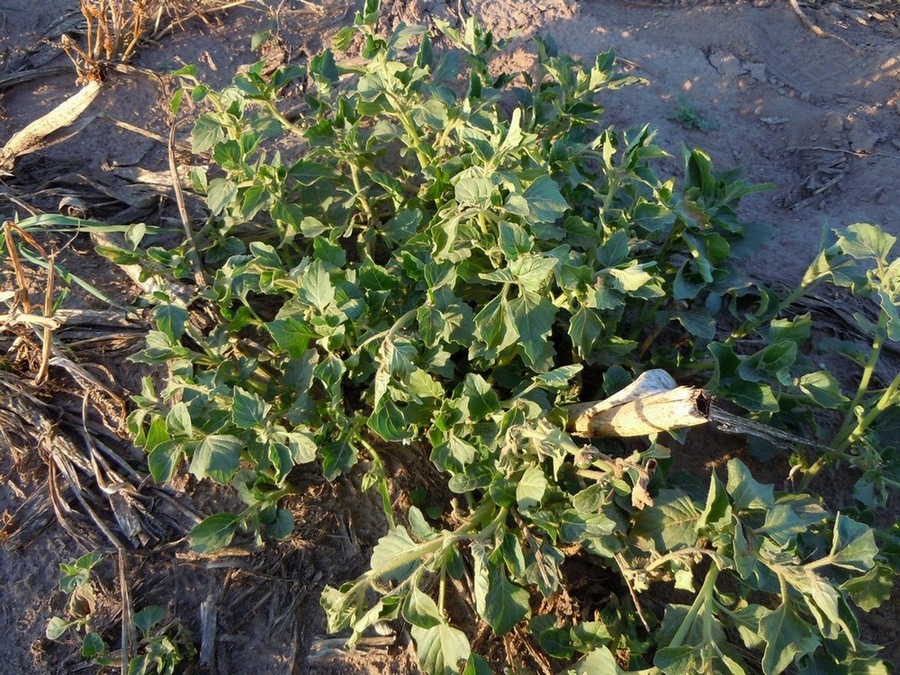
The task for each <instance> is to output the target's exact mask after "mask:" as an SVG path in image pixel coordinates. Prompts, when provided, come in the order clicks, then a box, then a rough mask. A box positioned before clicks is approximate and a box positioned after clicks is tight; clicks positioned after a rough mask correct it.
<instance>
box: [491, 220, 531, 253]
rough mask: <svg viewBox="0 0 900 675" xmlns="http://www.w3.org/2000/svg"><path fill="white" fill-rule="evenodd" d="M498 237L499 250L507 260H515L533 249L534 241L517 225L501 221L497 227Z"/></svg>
mask: <svg viewBox="0 0 900 675" xmlns="http://www.w3.org/2000/svg"><path fill="white" fill-rule="evenodd" d="M498 229H499V232H500V237H499V239H498V243H499V244H500V250H501V251H503V255H505V256H506V259H507V260H515V259H516V258H518V257H519V256H520V255H522V254H523V253H528V252H529V251H531V249H532V248H533V247H534V240H533V239H532V237H531V235H529V234H528V232H527V231H526V230H525V228H524V227H522V226H521V225H519V224H518V223H511V222H509V221H507V220H501V221H500V225H499V226H498Z"/></svg>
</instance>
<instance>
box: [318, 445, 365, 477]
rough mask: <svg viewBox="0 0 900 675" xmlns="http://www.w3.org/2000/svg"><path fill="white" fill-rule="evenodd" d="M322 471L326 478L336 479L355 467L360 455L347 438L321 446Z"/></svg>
mask: <svg viewBox="0 0 900 675" xmlns="http://www.w3.org/2000/svg"><path fill="white" fill-rule="evenodd" d="M321 452H322V473H323V474H324V476H325V479H326V480H334V479H335V478H337V477H338V476H340V475H341V474H344V473H347V472H348V471H350V469H352V468H353V467H354V465H355V464H356V462H357V460H358V459H359V455H358V453H357V451H356V448H355V447H353V445H351V444H350V443H349V442H348V441H347V440H345V439H340V440H337V441H332V442H330V443H326V444H325V445H324V446H322V448H321Z"/></svg>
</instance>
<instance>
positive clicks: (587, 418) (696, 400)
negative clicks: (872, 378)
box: [566, 369, 828, 449]
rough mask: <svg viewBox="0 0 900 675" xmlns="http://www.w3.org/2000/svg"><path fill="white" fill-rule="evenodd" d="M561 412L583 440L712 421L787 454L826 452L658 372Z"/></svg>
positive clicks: (817, 443) (658, 431)
mask: <svg viewBox="0 0 900 675" xmlns="http://www.w3.org/2000/svg"><path fill="white" fill-rule="evenodd" d="M566 411H567V413H568V422H567V424H566V430H567V431H569V432H570V433H572V434H574V435H576V436H581V437H583V438H629V437H632V436H647V435H648V434H654V433H660V432H663V431H674V430H675V429H683V428H685V427H693V426H697V425H699V424H703V423H704V422H712V423H713V424H715V425H716V427H718V429H719V430H720V431H724V432H727V433H735V434H750V435H751V436H756V437H758V438H762V439H764V440H766V441H768V442H769V443H771V444H772V445H775V446H778V447H782V448H788V449H790V448H792V447H793V445H794V444H797V443H799V444H801V445H807V446H810V447H817V448H825V449H828V448H827V447H826V446H823V445H822V444H821V443H819V442H817V441H811V440H809V439H806V438H802V437H800V436H796V435H794V434H791V433H789V432H787V431H783V430H781V429H777V428H775V427H772V426H769V425H768V424H763V423H761V422H755V421H753V420H749V419H745V418H743V417H740V416H738V415H733V414H731V413H729V412H728V411H726V410H723V409H722V408H720V407H719V406H717V405H715V404H714V403H713V400H712V397H710V396H709V395H708V394H707V393H706V392H704V391H703V390H702V389H697V388H696V387H679V386H678V383H677V382H675V380H674V379H673V378H672V376H671V375H669V374H668V373H667V372H666V371H664V370H660V369H655V370H648V371H647V372H645V373H642V374H641V375H640V376H639V377H638V378H637V379H636V380H635V381H634V382H632V383H631V384H630V385H628V386H627V387H625V388H624V389H622V390H621V391H620V392H618V393H616V394H613V395H612V396H610V397H609V398H605V399H603V400H602V401H592V402H590V403H576V404H574V405H570V406H567V407H566Z"/></svg>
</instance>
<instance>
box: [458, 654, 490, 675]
mask: <svg viewBox="0 0 900 675" xmlns="http://www.w3.org/2000/svg"><path fill="white" fill-rule="evenodd" d="M493 672H494V671H492V670H491V666H490V665H489V664H488V662H487V661H485V660H484V657H483V656H479V655H478V654H476V653H475V652H472V653H471V654H469V660H468V661H466V667H465V668H463V671H462V675H493Z"/></svg>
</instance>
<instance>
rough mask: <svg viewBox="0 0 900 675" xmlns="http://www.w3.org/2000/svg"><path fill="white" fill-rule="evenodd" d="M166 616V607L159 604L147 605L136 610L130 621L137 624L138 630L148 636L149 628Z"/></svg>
mask: <svg viewBox="0 0 900 675" xmlns="http://www.w3.org/2000/svg"><path fill="white" fill-rule="evenodd" d="M165 618H166V608H165V607H161V606H160V605H149V606H147V607H144V609H142V610H141V611H140V612H136V613H135V614H134V616H133V617H132V619H131V620H132V622H133V623H134V625H135V626H137V628H138V630H140V631H141V633H143V634H144V636H145V637H146V636H148V635H149V634H150V629H151V628H153V626H155V625H156V624H158V623H159V622H160V621H162V620H163V619H165Z"/></svg>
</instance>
